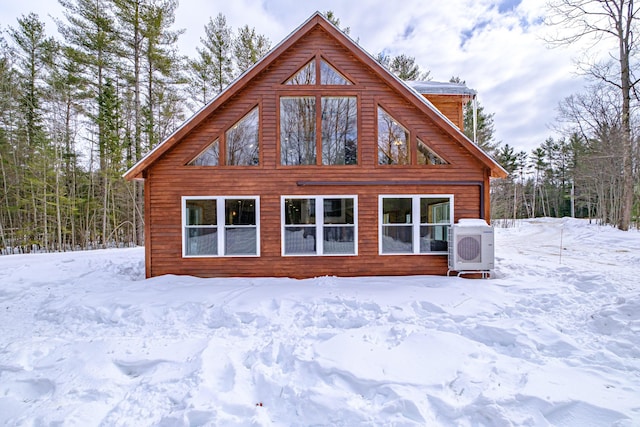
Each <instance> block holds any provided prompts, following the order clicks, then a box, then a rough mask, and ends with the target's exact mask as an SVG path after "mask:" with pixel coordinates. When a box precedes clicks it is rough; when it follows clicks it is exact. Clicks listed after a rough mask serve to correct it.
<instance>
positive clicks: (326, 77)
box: [284, 59, 353, 85]
mask: <svg viewBox="0 0 640 427" xmlns="http://www.w3.org/2000/svg"><path fill="white" fill-rule="evenodd" d="M317 81H318V79H317V76H316V60H315V59H312V60H311V61H309V62H307V64H306V65H305V66H304V67H302V68H301V69H300V70H299V71H298V72H297V73H295V74H294V75H293V76H291V77H290V78H289V79H288V80H287V81H286V82H284V84H286V85H315V84H317ZM320 84H321V85H351V84H353V83H351V82H350V81H349V80H348V79H347V78H346V77H345V76H343V75H342V74H341V73H340V72H339V71H338V70H336V69H335V68H333V67H332V66H331V65H329V63H328V62H326V61H325V60H324V59H321V60H320Z"/></svg>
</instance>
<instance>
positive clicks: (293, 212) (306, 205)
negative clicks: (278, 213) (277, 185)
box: [284, 199, 316, 225]
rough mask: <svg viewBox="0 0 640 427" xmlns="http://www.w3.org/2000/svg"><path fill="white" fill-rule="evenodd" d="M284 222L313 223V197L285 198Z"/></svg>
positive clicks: (314, 216)
mask: <svg viewBox="0 0 640 427" xmlns="http://www.w3.org/2000/svg"><path fill="white" fill-rule="evenodd" d="M284 206H285V208H284V214H285V224H292V225H293V224H315V223H316V201H315V199H286V200H285V202H284Z"/></svg>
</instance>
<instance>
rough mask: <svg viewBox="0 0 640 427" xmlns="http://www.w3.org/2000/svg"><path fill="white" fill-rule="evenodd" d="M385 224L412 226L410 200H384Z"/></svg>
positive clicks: (383, 213)
mask: <svg viewBox="0 0 640 427" xmlns="http://www.w3.org/2000/svg"><path fill="white" fill-rule="evenodd" d="M382 215H383V224H411V222H412V221H413V220H412V219H411V199H410V198H385V199H383V200H382Z"/></svg>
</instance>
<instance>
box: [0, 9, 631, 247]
mask: <svg viewBox="0 0 640 427" xmlns="http://www.w3.org/2000/svg"><path fill="white" fill-rule="evenodd" d="M60 4H61V5H62V6H63V8H64V14H63V17H61V18H60V19H57V20H56V26H57V28H56V29H55V35H52V33H51V32H50V29H48V28H45V25H44V23H43V21H42V20H41V19H40V17H39V16H38V15H37V14H34V13H30V14H27V15H23V16H22V17H20V18H19V19H17V22H15V23H14V24H10V25H8V26H7V27H6V28H2V30H3V32H2V34H1V36H0V174H1V176H2V187H1V188H0V253H4V254H6V253H16V252H30V251H34V250H38V251H40V250H43V251H52V250H75V249H90V248H98V247H114V246H130V245H139V244H143V243H144V224H143V210H144V205H143V200H144V197H143V186H142V183H139V182H127V181H125V180H124V179H123V178H122V174H123V173H124V172H125V171H126V170H127V169H129V168H130V167H131V166H132V165H133V164H135V163H136V162H137V161H138V160H139V159H140V158H141V157H142V156H143V155H144V154H145V153H147V152H149V151H150V150H151V149H152V148H153V147H155V146H156V145H157V144H159V143H160V142H161V141H162V140H164V139H165V138H166V137H167V136H168V135H170V134H171V133H172V132H173V130H174V129H176V128H177V127H178V126H180V125H181V124H182V122H183V121H184V120H185V119H186V118H187V117H188V116H190V115H191V114H192V113H193V112H195V111H197V110H198V109H200V108H201V107H202V106H203V105H205V104H206V103H207V102H209V101H210V100H211V99H213V98H214V97H215V96H216V95H217V94H218V93H219V92H220V91H222V90H223V89H224V88H225V87H226V86H227V85H228V84H229V83H230V82H231V81H233V79H235V78H236V77H237V76H239V75H240V74H241V73H242V72H244V71H245V70H246V69H248V68H249V67H250V66H251V65H253V64H254V63H255V62H257V61H258V60H259V59H260V58H261V57H262V56H263V55H264V54H265V53H266V52H267V51H268V50H269V49H270V47H271V41H270V40H269V39H268V38H266V37H265V36H263V35H260V34H258V33H256V31H255V29H254V28H250V27H249V26H247V25H245V26H243V27H240V28H237V29H234V28H231V27H230V26H229V25H228V24H227V22H226V19H225V17H224V16H223V15H222V14H218V15H217V16H215V18H210V19H209V21H208V23H207V24H206V25H205V27H204V31H203V35H202V37H201V39H200V40H201V41H200V44H199V45H198V46H197V47H196V54H195V55H194V57H188V56H184V55H182V54H181V53H180V52H179V51H178V39H179V37H180V35H181V31H179V30H175V29H174V20H175V13H176V9H177V7H178V2H177V0H144V1H143V0H60ZM327 16H328V17H329V19H330V20H332V22H334V23H335V24H336V25H339V20H338V19H337V18H336V17H335V16H333V14H332V13H331V12H327ZM343 30H344V31H345V32H348V31H349V30H348V29H343ZM378 60H379V61H380V62H381V63H382V64H384V65H385V66H387V67H388V68H389V69H391V70H392V71H393V72H394V73H396V74H397V75H398V76H399V77H400V78H404V79H428V78H429V73H428V72H424V71H422V70H420V68H419V66H418V65H417V64H416V63H415V59H414V58H412V57H410V56H407V55H398V56H396V57H393V58H391V57H389V56H387V55H385V54H379V55H378ZM454 81H460V79H457V78H456V79H454ZM612 98H615V93H613V92H612V91H610V90H608V88H607V87H605V86H600V87H598V88H597V92H595V89H590V90H589V91H588V92H587V94H585V95H576V96H574V97H572V98H570V99H567V100H566V101H565V103H564V104H563V106H562V114H561V117H562V119H563V120H564V123H565V124H566V125H567V126H566V129H571V132H570V133H567V138H566V139H559V140H553V139H548V140H547V141H544V142H542V143H541V145H540V148H538V149H536V150H534V151H533V152H532V153H524V152H515V151H514V148H513V147H510V146H509V145H508V144H502V143H501V142H496V141H495V140H494V136H493V133H494V129H493V115H492V114H488V113H485V112H484V109H483V108H482V106H480V107H479V108H478V113H479V114H478V129H477V138H478V143H479V145H480V146H482V147H483V148H484V149H485V150H487V151H488V152H489V153H491V154H492V155H494V156H495V158H496V159H497V160H498V161H500V162H501V164H502V165H503V166H504V167H505V169H507V171H508V172H509V173H510V175H509V178H508V179H505V180H500V181H494V183H493V189H492V209H493V214H492V216H493V218H521V217H531V216H540V215H545V216H563V215H570V214H575V215H576V216H583V217H592V218H597V219H599V220H601V221H602V222H605V223H611V224H615V223H616V222H617V221H618V219H619V207H620V179H621V172H620V169H621V164H620V161H619V158H618V157H617V155H618V151H617V150H618V148H617V145H616V143H615V141H614V139H615V138H617V137H618V136H619V134H620V126H621V121H620V112H619V110H617V109H616V107H615V105H616V104H615V102H614V101H615V99H612ZM616 114H617V115H616ZM472 117H473V114H472V108H471V105H468V106H467V107H466V108H465V123H466V125H465V126H466V129H465V131H466V132H467V133H468V134H469V136H470V137H471V136H472V129H473V127H472V121H473V119H472ZM634 123H635V122H634ZM637 147H638V144H637V142H635V141H634V153H635V159H637ZM635 164H637V162H636V163H635ZM635 176H637V175H635ZM634 200H635V199H634ZM634 206H635V205H634ZM636 212H637V206H636ZM636 218H637V215H636Z"/></svg>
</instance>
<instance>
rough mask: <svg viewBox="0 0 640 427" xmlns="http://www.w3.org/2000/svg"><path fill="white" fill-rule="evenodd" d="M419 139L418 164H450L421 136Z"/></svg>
mask: <svg viewBox="0 0 640 427" xmlns="http://www.w3.org/2000/svg"><path fill="white" fill-rule="evenodd" d="M417 140H418V164H419V165H448V164H449V162H447V161H446V160H445V159H443V158H442V157H440V156H439V155H438V154H437V153H436V152H435V151H433V150H432V149H431V148H430V147H429V146H427V144H425V143H424V142H422V141H421V140H420V138H417Z"/></svg>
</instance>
